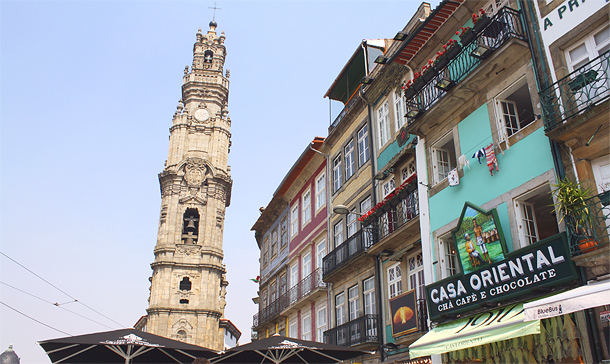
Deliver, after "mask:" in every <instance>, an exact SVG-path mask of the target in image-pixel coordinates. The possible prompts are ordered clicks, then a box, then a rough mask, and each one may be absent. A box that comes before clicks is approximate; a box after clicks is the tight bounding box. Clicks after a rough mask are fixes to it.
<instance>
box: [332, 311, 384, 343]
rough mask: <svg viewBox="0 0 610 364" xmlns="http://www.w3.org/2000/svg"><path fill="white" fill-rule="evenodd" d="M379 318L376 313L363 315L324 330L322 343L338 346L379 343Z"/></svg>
mask: <svg viewBox="0 0 610 364" xmlns="http://www.w3.org/2000/svg"><path fill="white" fill-rule="evenodd" d="M378 324H379V320H378V317H377V315H364V316H362V317H358V318H357V319H355V320H352V321H350V322H348V323H345V324H343V325H340V326H337V327H335V328H332V329H330V330H328V331H324V343H326V344H333V345H339V346H355V345H361V344H366V343H372V344H375V345H378V344H379V330H378V329H377V327H378Z"/></svg>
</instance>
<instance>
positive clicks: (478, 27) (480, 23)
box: [472, 15, 491, 33]
mask: <svg viewBox="0 0 610 364" xmlns="http://www.w3.org/2000/svg"><path fill="white" fill-rule="evenodd" d="M489 23H491V19H490V18H489V17H488V16H487V15H481V16H479V17H478V18H477V21H476V22H475V23H474V25H473V26H472V29H473V30H474V31H475V32H477V33H480V32H481V31H482V30H483V29H485V28H486V27H487V26H488V25H489Z"/></svg>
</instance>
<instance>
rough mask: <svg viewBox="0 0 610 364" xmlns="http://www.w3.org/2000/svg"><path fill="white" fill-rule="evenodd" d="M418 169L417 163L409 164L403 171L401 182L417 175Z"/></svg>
mask: <svg viewBox="0 0 610 364" xmlns="http://www.w3.org/2000/svg"><path fill="white" fill-rule="evenodd" d="M416 171H417V169H416V168H415V162H414V161H412V162H409V164H407V166H406V167H405V168H403V169H402V176H401V182H404V181H406V180H408V179H409V177H411V176H412V175H414V174H415V172H416Z"/></svg>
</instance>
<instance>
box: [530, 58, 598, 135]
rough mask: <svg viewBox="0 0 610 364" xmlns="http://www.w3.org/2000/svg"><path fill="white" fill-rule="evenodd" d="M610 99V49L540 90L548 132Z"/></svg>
mask: <svg viewBox="0 0 610 364" xmlns="http://www.w3.org/2000/svg"><path fill="white" fill-rule="evenodd" d="M608 98H610V51H607V52H605V53H602V54H601V55H600V56H599V57H597V58H595V59H594V60H592V61H590V62H588V63H587V64H585V65H583V66H581V67H579V68H578V69H576V70H575V71H574V72H572V73H570V74H569V75H567V76H566V77H564V78H562V79H561V80H559V81H557V82H555V83H554V84H552V85H550V86H549V87H547V88H545V89H544V90H542V91H540V102H541V104H542V112H543V114H544V126H545V131H546V132H549V131H551V130H553V129H555V128H557V126H559V125H561V124H562V123H563V122H564V121H566V120H567V119H569V118H571V117H574V116H576V115H579V114H581V113H583V112H584V111H585V110H588V109H589V108H590V107H592V106H595V105H597V104H599V103H601V102H603V101H606V100H608Z"/></svg>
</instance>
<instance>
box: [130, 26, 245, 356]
mask: <svg viewBox="0 0 610 364" xmlns="http://www.w3.org/2000/svg"><path fill="white" fill-rule="evenodd" d="M216 27H217V24H216V23H215V22H210V28H209V30H208V31H207V33H202V31H201V29H199V31H198V32H197V41H196V42H195V44H194V46H193V63H192V66H191V67H188V66H187V67H186V68H185V70H184V78H183V85H182V99H181V100H180V101H179V103H178V107H177V109H176V112H175V113H174V117H173V120H172V126H171V128H170V138H169V152H168V157H167V160H166V162H165V168H164V170H163V172H161V173H160V174H159V183H160V185H161V216H160V220H159V233H158V239H157V244H156V246H155V249H154V253H155V260H154V262H153V263H152V264H151V267H152V270H153V274H152V277H151V278H150V281H151V287H150V298H149V307H148V309H147V314H148V315H147V317H146V320H145V322H141V323H140V324H141V325H142V326H143V327H145V328H146V330H147V331H148V332H151V333H154V334H157V335H161V336H165V337H169V338H172V339H178V340H181V341H185V342H188V343H191V344H196V345H200V346H204V347H208V348H210V349H215V350H223V349H224V348H225V345H224V341H225V340H224V336H225V334H224V331H226V330H224V328H223V326H227V325H226V324H223V322H222V319H224V308H225V305H226V302H225V295H226V286H227V285H228V282H227V280H226V278H225V273H226V270H225V266H224V264H223V262H222V261H223V249H222V241H223V226H224V214H225V209H226V208H227V207H228V206H229V204H230V201H231V185H232V180H231V168H230V166H229V165H228V164H227V158H228V154H229V148H230V138H231V133H230V128H231V119H230V117H229V115H228V114H229V110H228V92H229V70H226V72H225V70H224V63H225V57H226V49H225V46H224V41H225V35H224V32H223V33H222V34H220V35H219V34H217V32H216ZM141 321H142V320H141ZM225 321H227V320H225ZM227 327H233V328H234V326H233V325H228V326H227ZM233 331H235V330H233ZM237 332H238V331H237ZM234 336H235V335H234Z"/></svg>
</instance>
